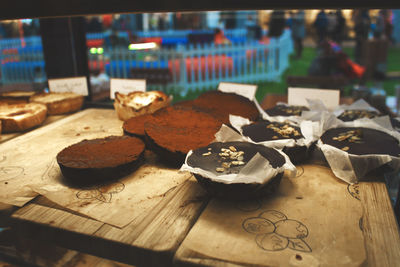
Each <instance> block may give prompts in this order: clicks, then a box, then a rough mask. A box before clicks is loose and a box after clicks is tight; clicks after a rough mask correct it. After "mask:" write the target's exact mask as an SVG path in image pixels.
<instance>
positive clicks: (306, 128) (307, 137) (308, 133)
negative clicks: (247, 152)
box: [229, 115, 318, 149]
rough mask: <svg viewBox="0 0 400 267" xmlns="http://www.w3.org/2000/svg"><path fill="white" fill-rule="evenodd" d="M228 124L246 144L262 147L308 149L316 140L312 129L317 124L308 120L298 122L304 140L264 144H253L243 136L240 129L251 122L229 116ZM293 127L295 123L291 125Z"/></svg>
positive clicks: (284, 140) (287, 140)
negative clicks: (299, 147)
mask: <svg viewBox="0 0 400 267" xmlns="http://www.w3.org/2000/svg"><path fill="white" fill-rule="evenodd" d="M229 122H230V123H231V125H232V127H234V128H235V129H236V130H237V131H238V132H239V133H240V134H241V135H242V139H243V140H244V141H246V142H250V143H254V144H259V145H264V146H267V147H273V148H276V149H283V148H284V147H294V146H306V147H309V146H310V145H311V144H312V143H313V142H314V141H316V140H318V138H315V136H314V134H313V131H312V130H310V129H313V128H314V127H318V123H316V122H312V121H309V120H302V121H299V122H300V125H299V126H300V131H301V133H302V134H303V136H304V138H300V139H280V140H270V141H264V142H254V141H253V140H251V138H250V137H247V136H244V135H243V131H242V127H243V126H245V125H249V124H251V121H250V120H249V119H247V118H243V117H240V116H234V115H229ZM292 124H294V125H295V123H292Z"/></svg>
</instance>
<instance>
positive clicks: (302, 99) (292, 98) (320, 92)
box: [288, 87, 340, 109]
mask: <svg viewBox="0 0 400 267" xmlns="http://www.w3.org/2000/svg"><path fill="white" fill-rule="evenodd" d="M339 98H340V91H339V90H327V89H311V88H293V87H289V89H288V104H289V105H295V106H308V102H307V99H319V100H321V101H322V103H323V104H324V105H325V106H326V107H327V108H328V109H334V108H336V107H337V106H338V105H339Z"/></svg>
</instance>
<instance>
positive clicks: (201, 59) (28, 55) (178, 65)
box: [0, 30, 293, 95]
mask: <svg viewBox="0 0 400 267" xmlns="http://www.w3.org/2000/svg"><path fill="white" fill-rule="evenodd" d="M17 40H19V39H17ZM3 41H4V40H3ZM14 41H15V40H14ZM29 41H32V40H29ZM15 42H16V41H15ZM9 43H10V42H8V43H7V45H9ZM32 43H34V40H33V41H32ZM1 45H2V43H1V42H0V48H1ZM15 47H16V46H14V47H11V48H12V49H14V53H10V54H7V53H0V60H1V62H2V64H1V68H0V71H1V72H0V75H1V79H0V81H1V83H2V84H10V83H24V82H25V83H29V82H33V81H34V80H35V79H38V78H39V79H43V77H45V71H44V60H43V51H42V49H41V46H37V45H36V46H35V45H33V44H32V46H30V47H29V46H26V47H24V48H22V47H21V46H19V48H17V49H16V48H15ZM17 47H18V46H17ZM15 49H16V50H18V52H17V53H15ZM292 51H293V44H292V40H291V35H290V31H288V30H287V31H285V32H284V33H283V34H282V36H281V37H280V38H272V39H270V40H269V43H267V44H265V43H260V42H258V41H247V42H240V43H232V44H230V45H217V46H216V45H214V44H196V45H193V44H188V45H182V44H181V45H178V46H176V47H170V48H161V49H158V50H145V51H137V50H136V51H130V50H128V49H126V48H104V52H103V53H102V54H100V55H98V54H89V64H90V65H89V68H90V69H92V70H94V69H98V70H100V71H104V72H105V73H106V74H107V75H108V76H109V77H115V78H132V77H134V75H133V74H134V73H132V71H133V70H134V69H138V68H139V69H151V68H152V69H164V70H168V71H169V73H170V75H171V77H170V81H169V82H168V83H167V84H162V85H161V84H149V85H148V86H149V89H151V90H164V91H167V92H174V93H180V94H182V95H186V94H187V93H188V92H189V91H192V90H197V89H203V88H216V86H217V85H218V84H219V82H222V81H229V82H241V83H258V82H262V81H274V80H275V81H276V80H279V79H280V77H281V75H282V73H283V72H284V71H285V70H286V69H287V67H288V64H289V55H290V54H291V53H292Z"/></svg>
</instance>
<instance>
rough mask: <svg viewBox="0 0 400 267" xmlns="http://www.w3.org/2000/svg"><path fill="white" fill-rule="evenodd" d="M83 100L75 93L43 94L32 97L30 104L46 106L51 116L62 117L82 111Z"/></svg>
mask: <svg viewBox="0 0 400 267" xmlns="http://www.w3.org/2000/svg"><path fill="white" fill-rule="evenodd" d="M83 99H84V97H83V96H82V95H78V94H75V93H43V94H38V95H34V96H32V97H31V98H30V102H34V103H41V104H44V105H46V106H47V110H48V114H49V115H60V114H65V113H70V112H74V111H77V110H79V109H81V107H82V105H83Z"/></svg>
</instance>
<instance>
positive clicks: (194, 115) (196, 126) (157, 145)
mask: <svg viewBox="0 0 400 267" xmlns="http://www.w3.org/2000/svg"><path fill="white" fill-rule="evenodd" d="M144 126H145V127H144V128H145V133H146V138H147V140H146V144H149V145H150V148H151V149H152V150H153V151H154V152H156V153H157V154H158V155H159V156H160V157H161V158H162V159H164V160H165V161H166V162H168V163H170V165H172V166H173V167H179V166H181V165H182V163H183V162H184V160H185V157H186V154H187V153H188V152H189V151H190V150H191V149H197V148H199V147H202V146H206V145H208V144H209V143H211V142H212V141H213V140H214V138H215V137H214V135H215V133H216V132H218V130H219V128H220V127H221V122H220V121H218V120H217V119H215V118H213V117H212V116H211V115H210V114H208V113H204V112H201V111H199V110H197V109H195V108H192V107H187V106H171V107H167V108H163V109H161V110H159V111H157V112H155V113H154V114H153V116H152V118H151V119H149V120H148V121H146V123H145V125H144Z"/></svg>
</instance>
